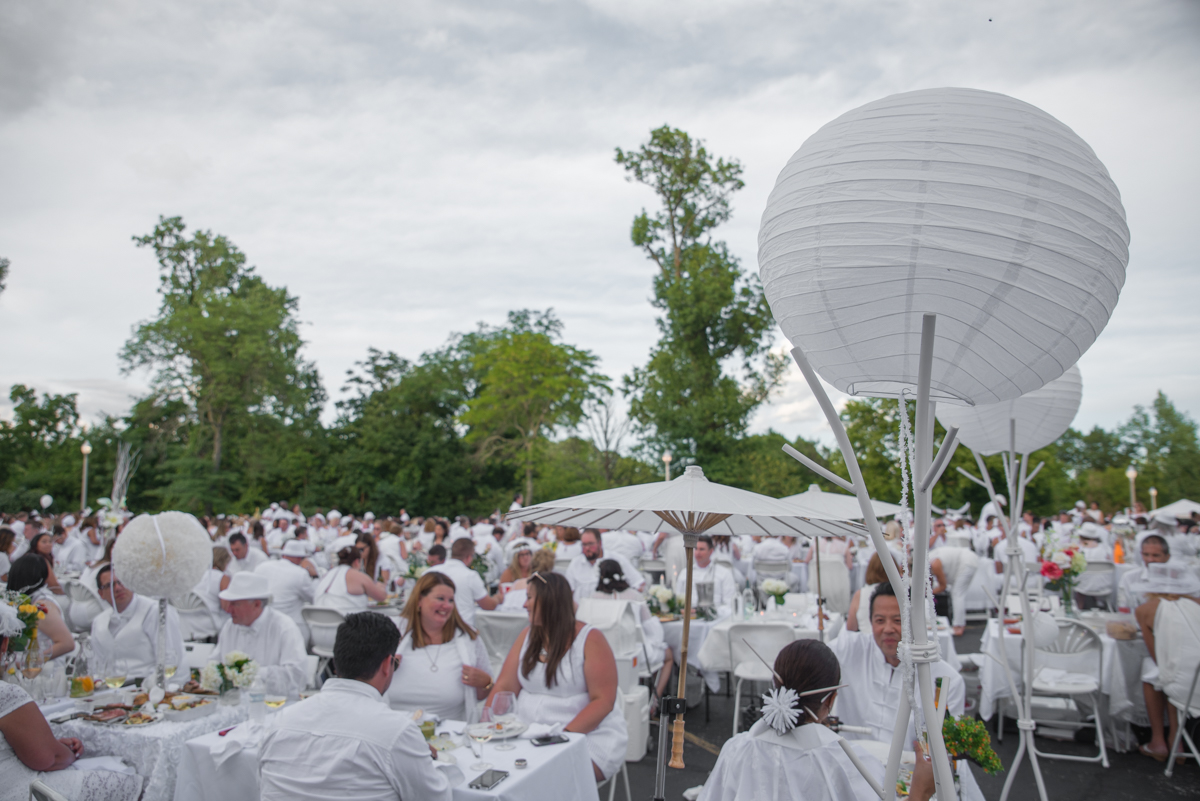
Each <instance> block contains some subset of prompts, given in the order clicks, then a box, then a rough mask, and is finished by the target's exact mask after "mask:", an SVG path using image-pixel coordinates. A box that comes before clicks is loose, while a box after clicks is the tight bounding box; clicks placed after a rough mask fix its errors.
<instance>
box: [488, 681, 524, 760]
mask: <svg viewBox="0 0 1200 801" xmlns="http://www.w3.org/2000/svg"><path fill="white" fill-rule="evenodd" d="M490 709H491V710H492V717H493V718H494V719H495V721H496V722H497V723H502V724H504V726H505V728H507V727H509V726H511V725H512V724H513V723H516V721H517V696H516V695H514V694H513V693H511V692H508V691H505V692H499V693H496V694H495V695H493V696H492V704H491V707H490ZM495 747H496V750H497V751H511V750H513V749H514V748H516V746H515V745H513V742H512V740H511V739H509V740H505V741H504V742H502V743H497V744H496V746H495Z"/></svg>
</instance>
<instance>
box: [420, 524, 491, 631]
mask: <svg viewBox="0 0 1200 801" xmlns="http://www.w3.org/2000/svg"><path fill="white" fill-rule="evenodd" d="M474 558H475V543H474V541H472V540H471V538H470V537H463V538H461V539H457V540H455V541H454V544H453V545H451V546H450V558H449V559H447V560H446V561H445V563H443V564H440V565H434V566H432V567H430V568H429V569H430V570H434V571H437V572H438V573H445V574H446V575H447V576H449V577H450V578H451V580H453V581H454V605H455V606H456V607H457V608H458V614H459V617H461V618H462V619H463V622H464V623H466V624H467V625H468V626H470V627H471V628H475V610H476V609H477V608H478V609H487V610H492V609H495V608H496V606H497V605H498V604H499V603H500V601H499V600H498V599H496V598H493V597H492V596H490V595H488V591H487V587H485V586H483V579H482V578H480V577H479V574H478V573H476V572H475V571H474V570H472V569H471V568H470V564H471V561H472V560H473V559H474Z"/></svg>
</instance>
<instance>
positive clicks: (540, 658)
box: [488, 573, 629, 780]
mask: <svg viewBox="0 0 1200 801" xmlns="http://www.w3.org/2000/svg"><path fill="white" fill-rule="evenodd" d="M528 592H529V601H528V602H527V604H526V606H527V608H528V609H529V619H530V621H531V625H530V626H529V628H527V629H525V630H524V631H522V632H521V634H520V635H519V636H518V637H517V641H516V642H515V643H513V647H512V650H510V651H509V652H508V658H507V659H505V660H504V667H503V668H502V669H501V670H500V678H498V679H497V680H496V686H495V687H494V688H493V689H492V695H495V694H496V693H498V692H504V691H507V692H512V693H516V694H517V717H518V718H520V719H521V720H523V721H528V722H530V723H548V724H555V723H558V724H562V725H563V730H564V731H568V732H579V733H581V734H586V735H587V747H588V754H589V756H591V758H592V770H593V772H595V774H596V778H597V780H602V779H606V778H608V777H609V776H612V775H613V774H614V773H615V772H616V771H617V770H618V769H619V768H620V767H621V764H622V763H623V762H624V761H625V750H626V745H627V743H628V741H629V733H628V732H627V731H626V730H625V718H624V716H623V715H622V714H621V711H620V710H619V709H618V708H617V706H616V700H617V663H616V660H614V659H613V654H612V649H610V648H609V647H608V641H607V640H605V639H604V634H602V633H601V632H599V631H597V630H595V629H593V628H592V627H591V626H590V625H587V624H584V623H582V622H579V621H576V620H575V602H574V596H573V594H572V592H571V585H570V584H568V583H567V580H566V578H564V577H563V576H561V575H559V574H558V573H534V575H533V578H532V579H531V580H530V582H529V587H528ZM488 703H489V704H490V703H491V696H489V697H488Z"/></svg>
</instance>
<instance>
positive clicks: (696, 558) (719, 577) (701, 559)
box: [675, 534, 737, 607]
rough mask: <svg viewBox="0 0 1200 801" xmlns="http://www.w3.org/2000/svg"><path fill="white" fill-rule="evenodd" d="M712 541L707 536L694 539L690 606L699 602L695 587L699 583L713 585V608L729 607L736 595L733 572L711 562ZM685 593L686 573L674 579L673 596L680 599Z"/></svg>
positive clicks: (703, 535) (735, 582)
mask: <svg viewBox="0 0 1200 801" xmlns="http://www.w3.org/2000/svg"><path fill="white" fill-rule="evenodd" d="M712 557H713V540H712V537H710V536H708V535H707V534H702V535H700V536H699V537H697V538H696V548H695V550H694V551H693V552H692V605H693V606H695V605H697V604H698V603H699V602H700V597H699V591H698V590H697V589H696V585H697V584H700V583H701V582H704V583H708V584H712V585H713V606H717V607H720V606H731V605H732V604H733V597H734V596H735V595H737V581H736V580H735V579H734V577H733V571H732V570H730V569H729V568H728V567H726V566H725V565H721V564H717V563H716V562H714V561H713V560H712ZM686 591H687V573H686V572H684V574H683V575H681V576H679V577H678V578H676V579H675V594H676V595H677V596H679V597H680V598H682V597H683V594H684V593H685V592H686Z"/></svg>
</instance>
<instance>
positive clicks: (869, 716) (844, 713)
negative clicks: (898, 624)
mask: <svg viewBox="0 0 1200 801" xmlns="http://www.w3.org/2000/svg"><path fill="white" fill-rule="evenodd" d="M829 647H830V648H831V649H832V650H833V653H834V655H835V656H837V658H838V662H839V663H840V664H841V666H842V682H843V683H847V684H849V685H850V686H849V687H845V688H843V689H841V690H839V691H838V697H837V703H836V704H834V710H833V712H834V714H835V715H837V716H838V717H839V718H840V719H841V720H842V722H843V723H847V724H849V725H851V726H868V727H870V728H871V729H872V730H873V731H874V733H873V734H869V735H868V734H854V733H851V732H847V733H845V734H843V736H844V737H845V738H846V739H848V740H852V739H857V740H864V739H865V740H882V741H884V742H891V739H892V730H893V728H894V727H895V725H896V710H897V709H898V708H899V705H900V693H901V692H904V668H903V667H902V666H899V665H898V666H896V667H892V666H891V665H889V664H888V663H887V660H886V659H884V657H883V651H881V650H879V646H878V645H876V644H875V638H874V637H873V636H871V632H869V631H864V632H860V631H850V630H849V629H845V628H843V629H842V631H841V633H840V634H839V635H838V638H837V639H836V640H834V641H833V642H831V643H829ZM930 668H931V672H932V674H933V678H934V679H935V680H936V679H937V678H938V677H942V678H944V679H945V680H946V681H948V682H949V685H950V686H949V692H950V696H949V699H948V706H947V707H946V708H947V710H948V711H949V713H950V714H951V715H962V713H963V705H964V703H965V701H966V686H965V685H964V684H963V680H962V677H961V676H959V675H958V672H957V671H955V670H954V668H952V667H950V665H948V664H946V663H945V662H942V661H937V662H934V663H932V664H931V665H930ZM944 685H945V682H943V686H944ZM918 695H919V694H918ZM917 715H918V717H919V719H920V720H921V721H922V722H923V721H924V719H925V717H924V715H923V714H922V712H921V710H920V709H919V708H918V709H917ZM915 738H916V733H915V732H914V731H913V727H912V723H911V718H910V723H909V731H908V736H907V737H906V738H905V743H911V742H912V741H913V740H914V739H915Z"/></svg>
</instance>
